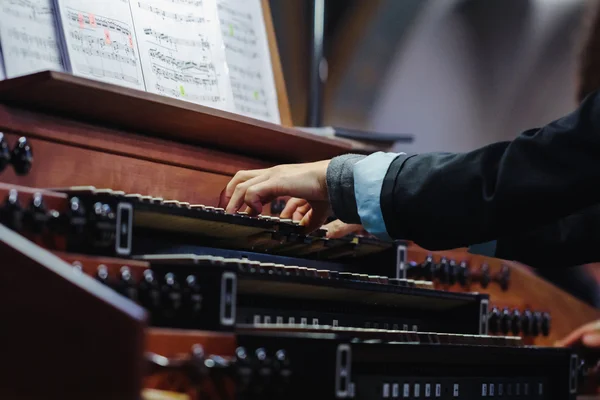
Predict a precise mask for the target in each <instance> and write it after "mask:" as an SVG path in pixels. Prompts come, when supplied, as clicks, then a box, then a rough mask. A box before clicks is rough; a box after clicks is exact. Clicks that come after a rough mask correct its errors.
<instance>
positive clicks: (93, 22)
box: [90, 14, 97, 28]
mask: <svg viewBox="0 0 600 400" xmlns="http://www.w3.org/2000/svg"><path fill="white" fill-rule="evenodd" d="M90 25H92V26H93V27H94V28H95V27H96V26H97V25H96V17H95V16H94V14H90Z"/></svg>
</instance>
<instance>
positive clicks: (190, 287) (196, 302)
mask: <svg viewBox="0 0 600 400" xmlns="http://www.w3.org/2000/svg"><path fill="white" fill-rule="evenodd" d="M183 302H184V304H185V309H186V314H187V316H189V317H192V318H195V317H197V316H198V315H199V314H200V311H202V290H201V288H200V284H199V283H198V280H197V279H196V276H194V275H188V276H187V278H185V284H184V290H183Z"/></svg>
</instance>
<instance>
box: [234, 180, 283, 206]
mask: <svg viewBox="0 0 600 400" xmlns="http://www.w3.org/2000/svg"><path fill="white" fill-rule="evenodd" d="M244 192H245V195H244V200H243V202H244V203H246V205H248V207H250V208H251V209H252V210H253V211H254V212H257V213H259V214H260V213H261V212H262V209H263V206H264V205H265V204H267V203H269V202H270V201H272V200H274V199H276V198H277V197H279V196H282V195H283V192H284V186H283V185H282V184H281V183H280V181H279V180H277V179H265V180H262V181H261V182H258V183H254V182H252V183H251V184H250V185H249V187H248V188H247V189H245V190H244ZM234 196H235V195H234Z"/></svg>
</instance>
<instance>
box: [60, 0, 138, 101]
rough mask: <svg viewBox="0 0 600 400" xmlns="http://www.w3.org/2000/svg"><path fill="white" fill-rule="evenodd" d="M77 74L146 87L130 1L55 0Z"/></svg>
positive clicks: (66, 48)
mask: <svg viewBox="0 0 600 400" xmlns="http://www.w3.org/2000/svg"><path fill="white" fill-rule="evenodd" d="M55 4H56V6H57V9H58V12H59V16H60V18H59V25H60V28H61V29H60V31H61V41H62V43H63V44H64V46H62V47H63V50H64V52H65V53H66V54H65V65H66V67H67V69H68V70H69V71H70V72H72V73H73V74H74V75H78V76H82V77H85V78H90V79H96V80H100V81H104V82H108V83H113V84H116V85H121V86H126V87H130V88H134V89H140V90H145V85H144V77H143V74H142V67H141V63H140V59H139V54H138V47H137V40H136V35H135V31H134V26H133V20H132V18H131V10H130V7H129V1H128V0H55Z"/></svg>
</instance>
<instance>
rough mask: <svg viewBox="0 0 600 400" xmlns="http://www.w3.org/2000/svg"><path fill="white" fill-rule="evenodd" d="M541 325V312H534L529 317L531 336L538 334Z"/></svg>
mask: <svg viewBox="0 0 600 400" xmlns="http://www.w3.org/2000/svg"><path fill="white" fill-rule="evenodd" d="M541 325H542V314H541V313H539V312H537V311H536V312H534V313H533V316H532V317H531V336H539V334H540V330H541Z"/></svg>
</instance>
